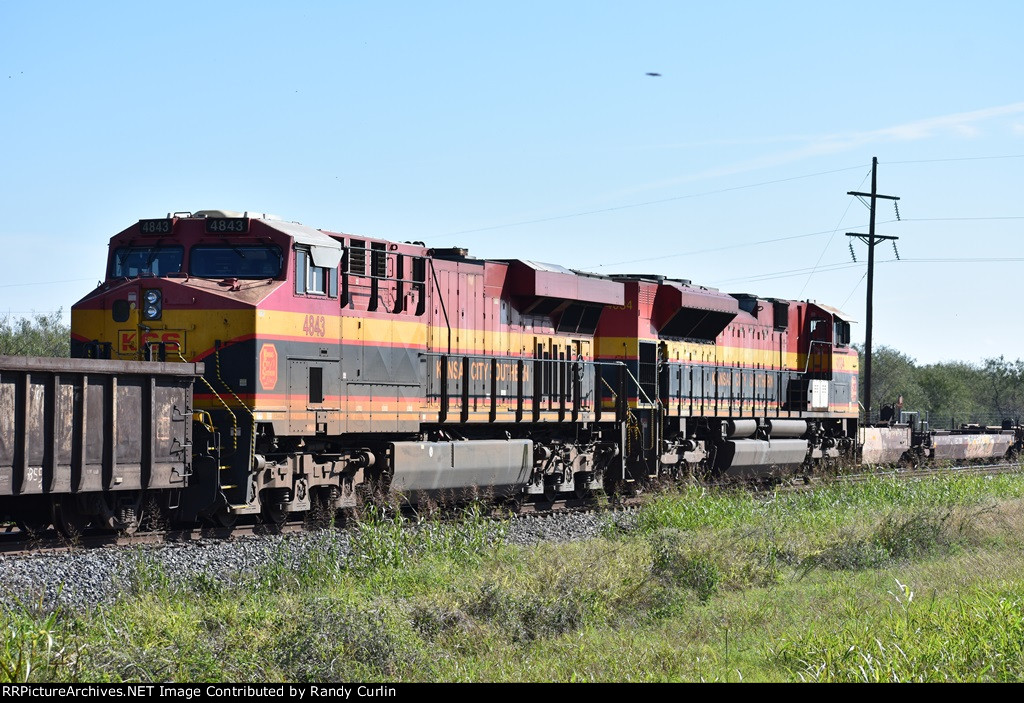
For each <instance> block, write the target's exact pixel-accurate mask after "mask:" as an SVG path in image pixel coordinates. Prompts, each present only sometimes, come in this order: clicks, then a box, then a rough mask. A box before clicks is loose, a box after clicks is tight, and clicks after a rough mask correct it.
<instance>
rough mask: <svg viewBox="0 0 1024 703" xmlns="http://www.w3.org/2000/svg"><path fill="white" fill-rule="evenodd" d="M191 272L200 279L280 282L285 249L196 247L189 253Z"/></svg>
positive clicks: (259, 246)
mask: <svg viewBox="0 0 1024 703" xmlns="http://www.w3.org/2000/svg"><path fill="white" fill-rule="evenodd" d="M188 272H189V274H190V275H192V276H196V277H198V278H277V276H278V275H279V274H280V273H281V249H280V247H275V246H267V245H252V244H225V245H222V246H221V245H218V246H208V245H203V246H196V247H192V249H191V251H190V252H189V263H188Z"/></svg>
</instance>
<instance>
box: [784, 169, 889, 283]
mask: <svg viewBox="0 0 1024 703" xmlns="http://www.w3.org/2000/svg"><path fill="white" fill-rule="evenodd" d="M870 175H871V169H868V172H867V173H865V174H864V178H862V179H860V184H859V185H858V186H857V187H858V188H860V187H861V186H863V185H864V181H866V180H867V179H868V176H870ZM851 205H853V201H852V200H848V201H847V202H846V209H845V210H843V216H842V217H840V218H839V222H837V223H836V227H835V229H833V230H832V234H830V235H829V237H828V241H827V242H825V247H824V248H823V249H822V250H821V253H820V254H818V260H817V261H815V262H814V268H815V269H817V268H818V264H820V263H821V260H822V259H823V258H825V252H827V251H828V248H829V246H830V245H831V244H832V240H833V239H835V236H836V232H838V231H839V227H840V226H841V225H842V224H843V220H845V219H846V214H847V213H848V212H850V206H851ZM813 277H814V269H812V270H811V272H810V273H809V274H807V280H806V281H804V285H803V287H801V288H800V293H799V295H797V297H798V298H799V297H801V296H803V294H804V291H805V290H806V289H807V284H808V283H810V282H811V278H813Z"/></svg>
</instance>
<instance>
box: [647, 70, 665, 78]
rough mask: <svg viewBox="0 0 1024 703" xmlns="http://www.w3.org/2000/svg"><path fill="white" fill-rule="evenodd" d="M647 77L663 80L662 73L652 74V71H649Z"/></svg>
mask: <svg viewBox="0 0 1024 703" xmlns="http://www.w3.org/2000/svg"><path fill="white" fill-rule="evenodd" d="M645 75H648V76H651V77H652V78H661V74H660V73H651V72H650V71H648V72H647V73H646V74H645Z"/></svg>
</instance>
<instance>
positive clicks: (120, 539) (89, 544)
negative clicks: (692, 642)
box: [0, 462, 1024, 557]
mask: <svg viewBox="0 0 1024 703" xmlns="http://www.w3.org/2000/svg"><path fill="white" fill-rule="evenodd" d="M1019 473H1024V465H1021V464H1018V463H1005V462H1003V463H998V464H981V465H965V466H951V467H940V468H923V469H901V470H891V471H890V470H882V471H867V472H858V473H855V474H839V475H835V476H818V477H811V478H810V479H809V480H805V481H800V480H799V478H795V479H791V480H789V481H788V482H784V483H776V484H773V485H772V486H770V487H769V488H768V489H767V490H771V491H772V492H780V491H782V492H792V491H813V490H815V489H816V488H820V487H822V486H826V485H830V484H834V483H837V482H840V483H861V482H865V481H869V480H872V479H877V478H880V477H881V478H886V477H888V478H896V479H900V480H920V479H925V478H931V477H937V476H947V475H951V474H956V475H997V474H1019ZM708 487H709V488H711V489H735V488H737V487H745V488H750V489H753V490H755V491H757V490H765V487H764V486H760V487H759V486H757V485H755V484H749V483H743V482H729V483H712V484H708ZM660 492H661V491H659V490H657V489H656V490H653V491H651V492H649V493H645V494H643V495H639V496H628V497H619V498H618V499H616V500H608V499H606V498H603V497H598V496H592V497H588V498H566V499H559V500H555V501H543V502H531V503H521V504H518V505H515V506H509V505H503V506H499V507H495V508H493V509H492V511H491V516H492V517H493V518H494V519H507V518H515V517H525V516H546V515H554V514H558V513H564V512H569V511H594V510H621V509H628V508H634V507H639V506H641V505H642V504H643V503H644V502H645V501H646V500H647V499H648V498H650V497H651V496H654V495H658V494H659V493H660ZM412 514H414V515H415V512H412ZM451 515H452V519H457V515H458V513H457V512H452V513H451ZM338 526H339V527H340V528H342V529H344V528H345V527H347V526H348V523H347V521H346V520H344V519H343V520H341V521H340V523H339V525H338ZM316 528H322V525H312V524H310V523H308V522H307V521H303V520H295V521H290V522H285V523H282V524H267V523H256V524H238V525H234V526H232V527H214V526H204V527H194V528H181V529H167V530H152V531H145V532H136V533H134V534H118V533H113V532H91V531H90V532H85V533H83V534H81V535H78V536H76V537H73V538H69V537H66V536H63V535H59V534H57V533H56V532H55V531H54V530H52V529H51V530H47V531H46V532H45V533H42V534H29V533H25V532H23V531H21V530H20V529H18V528H17V527H15V526H13V525H7V526H3V527H0V557H17V556H28V555H38V554H44V553H61V552H74V551H79V550H85V549H102V548H126V547H138V546H147V545H160V544H186V543H189V542H202V541H208V540H238V539H248V538H253V537H260V536H266V535H283V534H294V533H299V532H303V531H305V530H308V529H316Z"/></svg>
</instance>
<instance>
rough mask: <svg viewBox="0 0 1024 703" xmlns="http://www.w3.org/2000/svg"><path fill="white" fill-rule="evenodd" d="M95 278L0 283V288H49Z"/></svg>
mask: <svg viewBox="0 0 1024 703" xmlns="http://www.w3.org/2000/svg"><path fill="white" fill-rule="evenodd" d="M95 280H96V279H95V278H67V279H64V280H63V281H33V282H32V283H0V288H20V287H22V286H50V285H54V284H56V283H81V282H82V281H95Z"/></svg>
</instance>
